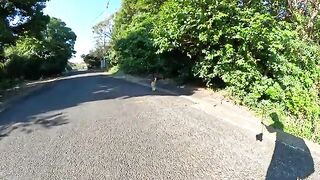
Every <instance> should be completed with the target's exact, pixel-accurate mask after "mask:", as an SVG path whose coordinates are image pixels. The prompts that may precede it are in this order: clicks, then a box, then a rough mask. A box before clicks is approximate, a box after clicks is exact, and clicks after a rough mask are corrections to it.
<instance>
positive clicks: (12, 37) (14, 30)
mask: <svg viewBox="0 0 320 180" xmlns="http://www.w3.org/2000/svg"><path fill="white" fill-rule="evenodd" d="M46 1H47V0H18V1H17V0H4V1H0V11H1V13H0V32H1V34H0V89H6V88H9V87H10V86H13V85H14V84H15V82H20V81H23V80H35V79H39V78H41V77H50V76H55V75H58V74H61V73H62V72H63V71H65V69H66V68H67V67H68V60H69V59H70V58H71V57H72V56H73V54H74V53H75V51H74V44H75V41H76V38H77V36H76V34H75V33H74V32H73V31H72V30H71V29H70V28H68V27H67V26H66V24H65V23H64V22H63V21H61V20H60V19H57V18H54V17H49V16H47V15H44V14H43V9H44V8H45V6H46Z"/></svg>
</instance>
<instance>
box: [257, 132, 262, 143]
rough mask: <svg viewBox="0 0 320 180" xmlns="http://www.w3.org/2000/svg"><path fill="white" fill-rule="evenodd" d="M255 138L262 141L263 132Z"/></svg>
mask: <svg viewBox="0 0 320 180" xmlns="http://www.w3.org/2000/svg"><path fill="white" fill-rule="evenodd" d="M256 140H257V141H260V142H262V141H263V133H260V134H257V135H256Z"/></svg>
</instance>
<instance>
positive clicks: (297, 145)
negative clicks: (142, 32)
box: [107, 74, 320, 159]
mask: <svg viewBox="0 0 320 180" xmlns="http://www.w3.org/2000/svg"><path fill="white" fill-rule="evenodd" d="M107 75H109V74H107ZM112 77H113V78H116V79H121V80H125V81H128V82H132V83H135V84H139V85H141V86H144V87H148V88H151V86H150V84H147V83H145V82H142V81H143V80H146V79H145V78H140V77H135V76H131V75H126V74H122V75H112ZM157 90H158V91H161V92H164V93H167V94H171V95H175V96H179V97H180V98H184V99H187V100H190V101H192V102H194V103H196V104H202V105H204V106H208V107H212V104H210V103H208V102H206V101H205V100H202V99H199V98H195V97H192V96H186V95H181V94H179V93H177V92H174V91H171V90H168V89H165V88H161V87H157ZM198 109H199V110H202V111H204V112H206V113H207V114H210V115H212V116H214V117H217V119H219V120H221V121H224V122H228V123H230V124H232V125H235V126H237V127H239V128H242V129H246V130H249V131H251V132H252V133H254V134H256V133H259V132H260V133H261V129H262V125H261V121H259V120H258V119H259V118H257V119H256V120H254V121H253V120H247V122H244V121H242V122H241V121H238V120H234V119H228V118H225V117H221V116H217V115H216V114H214V113H210V112H209V111H207V110H205V109H204V108H201V107H200V108H198ZM248 124H249V125H250V126H248ZM252 127H254V128H252ZM272 129H273V128H272ZM273 131H274V132H276V133H277V137H276V135H275V134H276V133H270V132H268V130H267V128H266V127H264V128H263V137H264V139H268V140H271V141H277V142H281V143H283V144H285V145H287V146H290V147H292V148H294V149H298V150H300V151H304V152H308V149H309V151H310V152H311V153H312V155H313V157H317V158H318V159H320V145H319V144H316V143H314V142H312V141H309V140H307V139H301V138H298V137H295V136H293V135H291V134H288V133H285V132H283V131H281V130H277V129H273ZM302 142H304V143H302ZM261 143H263V142H261ZM306 146H307V148H306Z"/></svg>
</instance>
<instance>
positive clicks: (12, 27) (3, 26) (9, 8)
mask: <svg viewBox="0 0 320 180" xmlns="http://www.w3.org/2000/svg"><path fill="white" fill-rule="evenodd" d="M46 2H47V0H4V1H0V11H1V13H0V32H1V34H0V49H1V48H3V46H4V45H6V44H12V43H14V42H15V40H17V37H19V36H20V35H26V34H27V35H29V36H33V37H36V38H41V37H42V35H41V32H42V31H43V30H45V28H46V25H47V23H48V22H49V17H48V16H46V15H44V14H43V12H42V10H43V9H44V8H45V5H46ZM13 21H14V23H12V22H13ZM17 35H18V36H17Z"/></svg>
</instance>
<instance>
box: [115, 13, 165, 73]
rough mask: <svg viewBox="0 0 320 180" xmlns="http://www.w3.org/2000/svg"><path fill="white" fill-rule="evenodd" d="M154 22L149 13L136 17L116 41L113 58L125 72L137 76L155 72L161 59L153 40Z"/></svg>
mask: <svg viewBox="0 0 320 180" xmlns="http://www.w3.org/2000/svg"><path fill="white" fill-rule="evenodd" d="M153 21H154V18H153V16H152V15H151V14H148V13H142V14H140V15H137V16H135V17H134V18H133V20H132V23H131V24H130V25H129V26H128V27H127V29H126V30H124V31H122V33H121V34H118V36H117V40H116V41H114V44H113V50H114V51H113V52H112V53H113V54H112V56H113V57H112V58H113V59H114V61H115V62H116V63H118V64H119V65H120V68H121V69H123V70H124V71H125V72H128V73H134V74H137V73H150V72H152V71H154V70H155V68H156V66H157V61H158V60H159V57H158V55H157V54H156V49H155V48H154V46H153V41H152V39H151V38H152V37H151V36H152V34H151V33H150V31H151V29H152V22H153Z"/></svg>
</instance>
